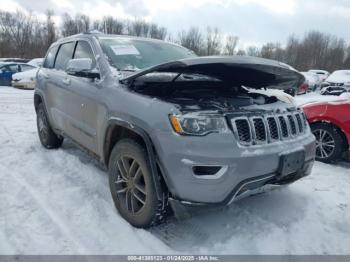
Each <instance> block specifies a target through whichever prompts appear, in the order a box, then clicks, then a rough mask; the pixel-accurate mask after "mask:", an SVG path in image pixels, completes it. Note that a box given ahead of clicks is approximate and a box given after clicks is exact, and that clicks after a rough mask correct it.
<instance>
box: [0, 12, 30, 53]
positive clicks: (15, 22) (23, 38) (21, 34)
mask: <svg viewBox="0 0 350 262" xmlns="http://www.w3.org/2000/svg"><path fill="white" fill-rule="evenodd" d="M33 24H34V23H33V17H32V15H31V14H29V15H25V14H24V13H22V12H19V11H17V12H16V13H10V12H2V11H1V12H0V28H1V32H2V33H3V34H4V35H5V38H7V40H9V41H11V45H12V46H13V49H14V50H16V53H17V54H18V55H19V56H21V57H25V55H26V51H27V49H26V48H27V47H28V46H29V43H30V40H31V34H32V31H33Z"/></svg>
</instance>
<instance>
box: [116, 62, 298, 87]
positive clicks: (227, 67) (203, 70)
mask: <svg viewBox="0 0 350 262" xmlns="http://www.w3.org/2000/svg"><path fill="white" fill-rule="evenodd" d="M153 72H175V73H196V74H203V75H207V76H210V77H213V78H216V79H218V80H220V81H224V82H226V83H232V85H235V86H247V87H251V88H270V89H271V88H272V89H284V90H286V89H290V88H297V87H298V86H300V84H301V83H303V82H304V81H305V78H304V76H303V75H302V74H300V73H299V72H298V71H296V70H295V69H294V68H292V67H290V66H288V65H286V64H284V63H281V62H278V61H274V60H269V59H263V58H257V57H249V56H210V57H194V58H187V59H182V60H177V61H172V62H168V63H164V64H160V65H157V66H154V67H150V68H147V69H144V70H140V71H138V72H136V73H134V74H132V75H129V76H126V77H124V78H123V79H122V80H121V82H123V83H127V82H130V81H132V80H134V79H136V78H138V77H140V76H143V75H146V74H148V73H153Z"/></svg>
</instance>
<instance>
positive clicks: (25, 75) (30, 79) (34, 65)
mask: <svg viewBox="0 0 350 262" xmlns="http://www.w3.org/2000/svg"><path fill="white" fill-rule="evenodd" d="M42 63H43V58H35V59H32V60H30V61H29V62H28V63H27V64H28V66H30V69H29V70H26V71H23V72H19V73H16V74H13V75H12V86H13V87H16V88H21V89H34V87H35V77H36V73H37V72H38V69H39V67H40V66H41V65H42Z"/></svg>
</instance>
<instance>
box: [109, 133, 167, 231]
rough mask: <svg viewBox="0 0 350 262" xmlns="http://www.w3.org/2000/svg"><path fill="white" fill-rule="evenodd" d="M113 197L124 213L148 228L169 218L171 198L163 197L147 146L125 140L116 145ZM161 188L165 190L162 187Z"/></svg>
mask: <svg viewBox="0 0 350 262" xmlns="http://www.w3.org/2000/svg"><path fill="white" fill-rule="evenodd" d="M108 171H109V185H110V190H111V193H112V198H113V201H114V204H115V206H116V208H117V209H118V211H119V213H120V214H121V216H122V217H123V218H124V219H125V220H127V221H128V222H129V223H130V224H132V225H133V226H135V227H139V228H148V227H151V226H153V225H156V224H159V223H161V222H163V221H164V220H165V218H166V211H167V198H166V196H165V195H164V194H163V199H161V200H159V199H158V198H157V194H156V186H157V185H155V183H154V181H153V177H152V175H151V169H150V165H149V161H148V157H147V153H146V151H145V149H144V148H143V147H142V146H141V145H139V144H138V143H136V142H135V141H134V140H130V139H123V140H121V141H119V142H118V143H117V144H116V145H115V146H114V148H113V150H112V153H111V156H110V160H109V165H108ZM158 190H161V189H160V188H158Z"/></svg>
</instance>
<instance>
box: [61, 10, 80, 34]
mask: <svg viewBox="0 0 350 262" xmlns="http://www.w3.org/2000/svg"><path fill="white" fill-rule="evenodd" d="M61 32H62V35H63V36H64V37H66V36H70V35H74V34H77V33H78V27H77V24H76V23H75V21H74V19H73V18H72V17H71V16H70V15H69V14H67V13H65V14H63V22H62V29H61Z"/></svg>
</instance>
